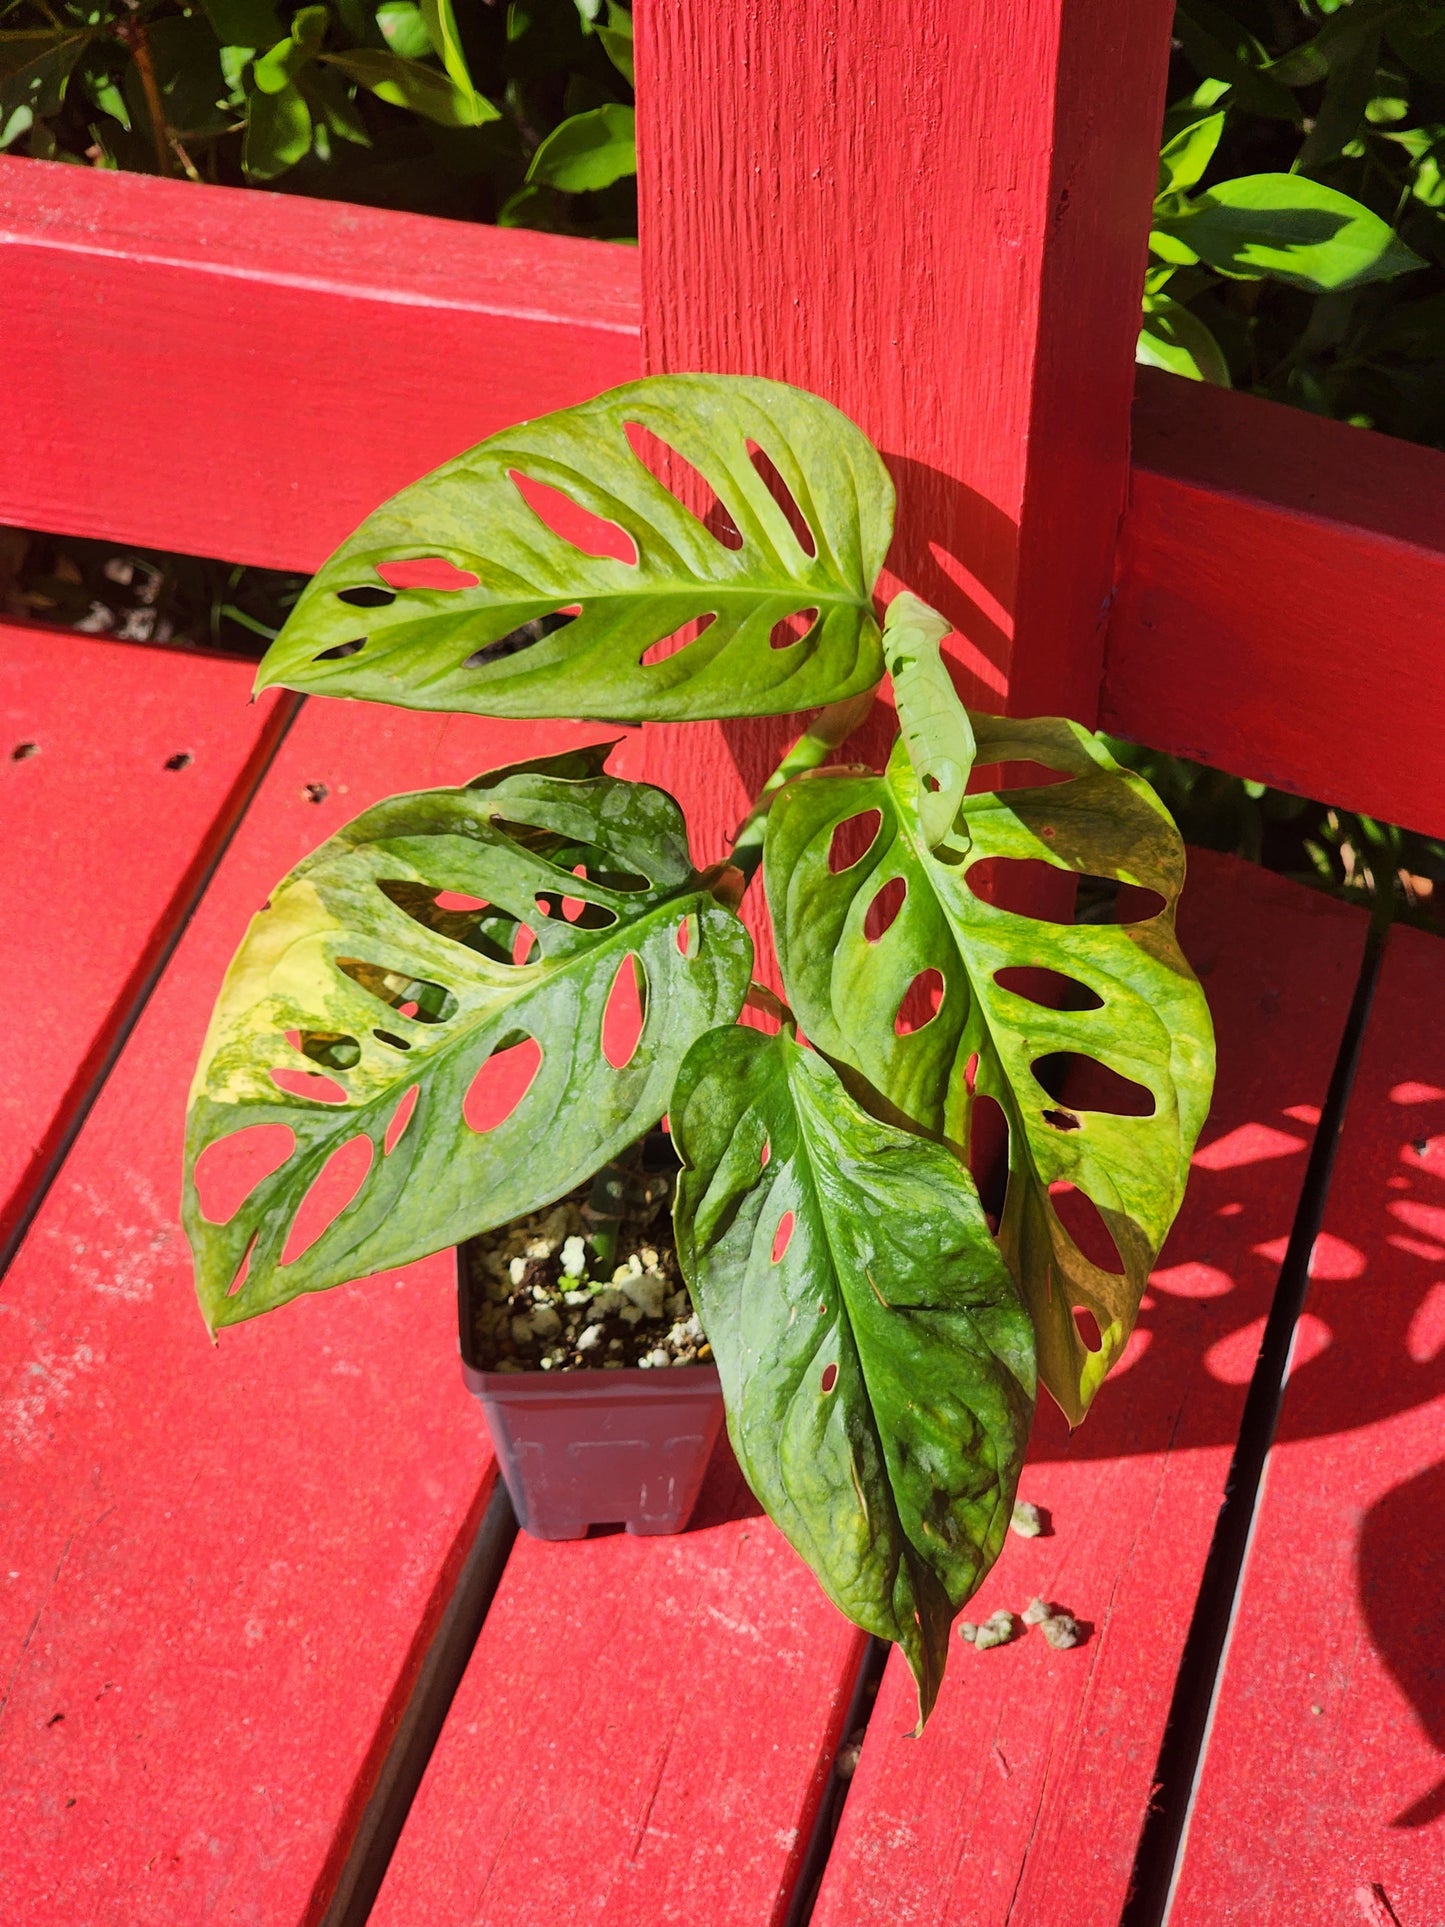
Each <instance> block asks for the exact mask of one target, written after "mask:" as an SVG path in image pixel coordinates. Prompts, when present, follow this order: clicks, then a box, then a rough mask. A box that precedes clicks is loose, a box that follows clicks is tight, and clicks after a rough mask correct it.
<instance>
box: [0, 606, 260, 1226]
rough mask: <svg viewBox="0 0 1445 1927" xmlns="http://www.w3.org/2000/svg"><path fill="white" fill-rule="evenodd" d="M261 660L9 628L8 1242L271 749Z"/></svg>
mask: <svg viewBox="0 0 1445 1927" xmlns="http://www.w3.org/2000/svg"><path fill="white" fill-rule="evenodd" d="M251 673H252V672H251V666H250V664H248V663H242V662H227V661H224V660H222V659H220V658H218V657H207V656H200V655H188V654H182V653H180V652H178V651H175V650H161V649H145V648H140V647H138V646H135V645H125V646H122V645H119V644H116V643H107V642H97V641H94V640H93V639H91V638H89V637H86V636H72V635H57V634H53V633H50V632H47V631H46V630H43V629H30V628H17V627H12V626H8V625H6V626H0V826H3V835H0V995H3V998H4V1002H5V1006H6V1008H7V1009H8V1010H9V1011H10V1012H11V1016H12V1022H11V1023H10V1025H9V1026H8V1034H7V1037H6V1046H5V1074H4V1076H3V1078H0V1245H3V1244H4V1242H5V1239H6V1237H7V1236H8V1234H9V1233H10V1232H11V1231H12V1230H13V1228H14V1226H15V1224H16V1222H17V1220H18V1218H19V1217H20V1215H21V1214H22V1213H23V1211H24V1209H25V1208H26V1206H27V1204H28V1203H29V1202H30V1200H31V1198H32V1196H33V1192H34V1187H35V1185H36V1183H37V1182H38V1181H39V1180H40V1178H41V1177H42V1176H43V1174H44V1172H45V1170H46V1168H47V1165H48V1164H49V1162H50V1161H51V1159H52V1158H53V1156H54V1153H55V1150H56V1148H57V1146H58V1144H59V1143H60V1142H61V1141H63V1137H64V1134H65V1132H66V1131H67V1130H68V1129H69V1128H71V1127H72V1126H73V1123H74V1118H75V1114H76V1111H77V1108H78V1107H79V1106H80V1105H82V1104H83V1102H84V1100H85V1097H86V1095H87V1093H88V1091H89V1089H90V1088H91V1086H92V1084H93V1082H94V1079H95V1077H96V1075H97V1074H98V1072H99V1070H100V1068H101V1066H102V1065H103V1062H104V1059H105V1057H106V1054H107V1052H108V1050H109V1049H110V1048H111V1046H112V1045H113V1043H114V1039H115V1035H116V1032H117V1027H118V1026H119V1025H120V1024H121V1023H122V1022H123V1021H124V1018H125V1016H126V1015H127V1013H128V1012H129V1010H130V1009H131V1008H132V1006H133V1003H134V1000H135V998H136V996H137V995H138V994H140V992H141V990H142V988H143V985H144V983H145V979H146V976H147V974H148V972H149V971H150V970H151V969H152V968H153V966H154V964H155V962H156V960H157V958H158V956H159V955H160V953H161V952H162V950H163V949H164V946H165V944H166V942H167V940H168V939H169V938H170V936H171V935H172V934H173V933H174V930H175V927H176V922H177V920H178V918H179V917H180V915H181V914H182V912H183V910H184V906H185V904H186V902H187V901H188V899H189V898H190V897H191V896H192V895H193V893H194V891H195V888H196V886H197V884H198V882H199V880H200V878H201V876H202V875H203V874H204V871H205V868H206V865H207V864H208V863H209V862H210V861H211V860H212V858H213V855H214V852H215V849H216V847H217V844H218V840H219V839H220V838H221V837H222V836H223V834H224V831H225V829H226V827H227V826H228V824H229V822H230V821H231V820H232V819H233V817H234V814H235V811H236V809H237V808H238V807H239V804H240V802H241V801H242V800H243V799H244V796H245V794H246V792H247V791H248V789H249V788H250V786H251V784H252V783H253V782H254V780H255V776H256V774H257V772H258V770H259V768H260V767H261V765H262V763H263V761H264V758H265V756H266V755H267V754H268V753H269V750H270V748H271V745H272V743H273V741H274V738H275V735H276V732H277V727H278V724H279V722H280V721H281V719H282V716H283V715H284V712H283V711H280V710H278V705H277V702H276V700H275V699H274V698H272V697H267V698H266V699H265V700H264V701H263V702H261V703H258V704H256V705H255V706H253V707H252V706H248V704H247V696H248V694H249V691H250V684H251ZM177 755H185V756H189V758H190V759H191V760H190V761H189V763H188V764H187V765H186V766H185V767H184V768H183V769H176V770H172V769H167V768H166V763H167V761H168V759H170V758H171V757H174V756H177Z"/></svg>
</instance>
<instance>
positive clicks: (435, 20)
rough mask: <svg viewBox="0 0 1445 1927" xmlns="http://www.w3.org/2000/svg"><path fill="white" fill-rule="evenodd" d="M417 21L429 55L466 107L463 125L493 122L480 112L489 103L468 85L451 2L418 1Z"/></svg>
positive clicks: (468, 74)
mask: <svg viewBox="0 0 1445 1927" xmlns="http://www.w3.org/2000/svg"><path fill="white" fill-rule="evenodd" d="M421 17H422V20H423V21H424V22H425V25H426V30H427V33H428V35H429V37H430V39H431V44H432V51H433V53H435V55H436V57H437V59H438V60H439V61H440V62H441V63H442V66H443V67H444V68H445V69H446V72H447V78H448V79H449V80H450V81H451V83H452V85H453V86H454V87H455V88H456V90H457V92H458V94H460V95H461V97H462V98H463V99H464V100H466V101H467V102H468V103H469V105H470V109H471V114H472V119H471V121H470V122H464V123H463V125H470V126H473V127H480V126H481V124H482V122H483V121H487V120H492V119H494V118H495V110H493V111H492V112H486V111H484V110H485V109H487V108H489V107H490V106H491V103H490V102H489V101H486V100H484V99H483V98H482V96H481V95H480V94H479V93H478V92H477V90H476V87H475V86H474V85H473V83H472V76H471V72H470V70H469V69H468V67H467V61H466V55H465V54H464V53H463V52H462V42H461V35H460V34H459V33H458V31H457V20H456V15H455V14H454V13H453V12H452V0H421Z"/></svg>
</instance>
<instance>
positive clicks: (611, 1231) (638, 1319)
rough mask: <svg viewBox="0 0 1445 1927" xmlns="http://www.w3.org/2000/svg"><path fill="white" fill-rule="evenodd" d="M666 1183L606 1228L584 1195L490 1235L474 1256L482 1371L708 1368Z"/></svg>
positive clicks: (470, 1258) (469, 1251)
mask: <svg viewBox="0 0 1445 1927" xmlns="http://www.w3.org/2000/svg"><path fill="white" fill-rule="evenodd" d="M669 1188H670V1187H668V1186H667V1184H666V1182H665V1181H664V1182H663V1183H662V1184H661V1185H658V1184H656V1183H654V1184H653V1185H652V1186H651V1187H650V1190H649V1189H648V1187H646V1186H643V1187H640V1189H642V1190H645V1191H648V1195H646V1196H639V1197H637V1198H636V1199H635V1201H633V1202H630V1203H629V1205H628V1207H627V1209H626V1210H625V1212H624V1215H623V1216H622V1217H621V1218H620V1219H608V1220H606V1221H605V1222H604V1223H602V1224H600V1225H599V1223H598V1221H597V1219H596V1217H595V1215H593V1214H592V1213H591V1212H590V1210H589V1205H590V1203H591V1202H592V1200H593V1198H594V1195H595V1187H594V1186H589V1185H584V1186H582V1187H581V1188H580V1189H579V1190H577V1191H574V1192H572V1193H571V1194H570V1195H569V1196H568V1197H565V1198H563V1199H562V1200H561V1202H560V1203H559V1204H554V1205H549V1206H548V1207H547V1208H546V1209H545V1210H543V1211H537V1212H534V1213H533V1214H532V1215H531V1216H530V1217H527V1218H519V1219H517V1220H516V1221H515V1222H514V1223H512V1224H509V1225H503V1226H501V1227H500V1228H499V1229H498V1230H496V1231H489V1232H484V1233H483V1235H482V1236H481V1237H479V1238H474V1239H472V1240H471V1242H470V1243H469V1244H468V1245H467V1247H466V1258H467V1266H468V1277H469V1279H470V1281H471V1306H472V1322H473V1330H474V1332H475V1335H476V1352H477V1363H478V1365H480V1366H481V1368H482V1370H483V1371H490V1372H523V1371H544V1372H548V1371H578V1370H581V1371H609V1370H611V1371H620V1370H621V1369H622V1368H623V1367H624V1366H629V1365H631V1366H641V1367H642V1368H643V1369H645V1370H655V1369H659V1368H662V1367H671V1366H677V1365H705V1364H709V1363H710V1362H711V1360H712V1351H711V1349H710V1347H709V1345H708V1343H707V1339H706V1337H705V1335H704V1333H703V1329H702V1325H701V1323H700V1322H699V1320H698V1316H697V1313H696V1312H695V1311H694V1310H693V1308H692V1299H691V1298H690V1297H689V1295H688V1290H687V1286H686V1284H685V1283H684V1282H683V1277H682V1273H681V1271H680V1270H679V1268H678V1262H677V1251H676V1247H675V1245H674V1242H673V1236H672V1220H671V1217H670V1215H669V1213H668V1210H667V1208H666V1201H665V1200H666V1192H667V1190H668V1189H669Z"/></svg>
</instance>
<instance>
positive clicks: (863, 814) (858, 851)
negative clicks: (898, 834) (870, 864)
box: [828, 810, 883, 876]
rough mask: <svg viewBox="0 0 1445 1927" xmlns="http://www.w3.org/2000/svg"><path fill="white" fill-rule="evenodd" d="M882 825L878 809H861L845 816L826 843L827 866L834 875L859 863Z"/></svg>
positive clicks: (876, 837)
mask: <svg viewBox="0 0 1445 1927" xmlns="http://www.w3.org/2000/svg"><path fill="white" fill-rule="evenodd" d="M882 825H883V816H882V813H881V811H879V810H861V811H860V812H859V813H858V815H857V816H845V817H844V819H843V821H842V822H841V823H839V824H838V825H837V826H836V827H835V828H834V831H833V836H832V840H831V842H830V843H829V845H828V868H829V869H830V870H831V871H832V873H833V875H834V876H837V875H838V873H839V872H840V871H841V870H851V869H852V867H853V865H854V864H855V863H861V862H862V861H863V859H864V857H865V856H867V854H868V852H869V851H870V850H871V849H872V848H873V845H874V843H875V842H876V841H877V840H878V832H879V830H880V829H881V828H882Z"/></svg>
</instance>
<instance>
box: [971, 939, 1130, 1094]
mask: <svg viewBox="0 0 1445 1927" xmlns="http://www.w3.org/2000/svg"><path fill="white" fill-rule="evenodd" d="M993 980H994V982H995V983H996V984H997V985H998V986H999V988H1000V989H1001V990H1007V991H1009V992H1010V993H1011V994H1012V995H1013V996H1015V997H1025V998H1027V999H1028V1001H1029V1002H1030V1003H1031V1004H1038V1005H1040V1006H1041V1007H1042V1008H1043V1009H1044V1010H1102V1009H1103V1008H1104V1000H1103V998H1102V997H1100V996H1099V995H1098V994H1097V993H1096V992H1095V991H1092V990H1090V988H1089V986H1088V985H1087V984H1081V983H1080V982H1079V980H1078V978H1077V977H1066V976H1065V975H1064V973H1063V972H1062V971H1061V970H1049V969H1047V968H1045V966H1044V965H1043V964H1006V965H1005V966H1004V968H1003V969H1002V970H996V971H995V972H994V973H993ZM1051 1095H1053V1096H1057V1095H1058V1093H1057V1092H1051Z"/></svg>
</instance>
